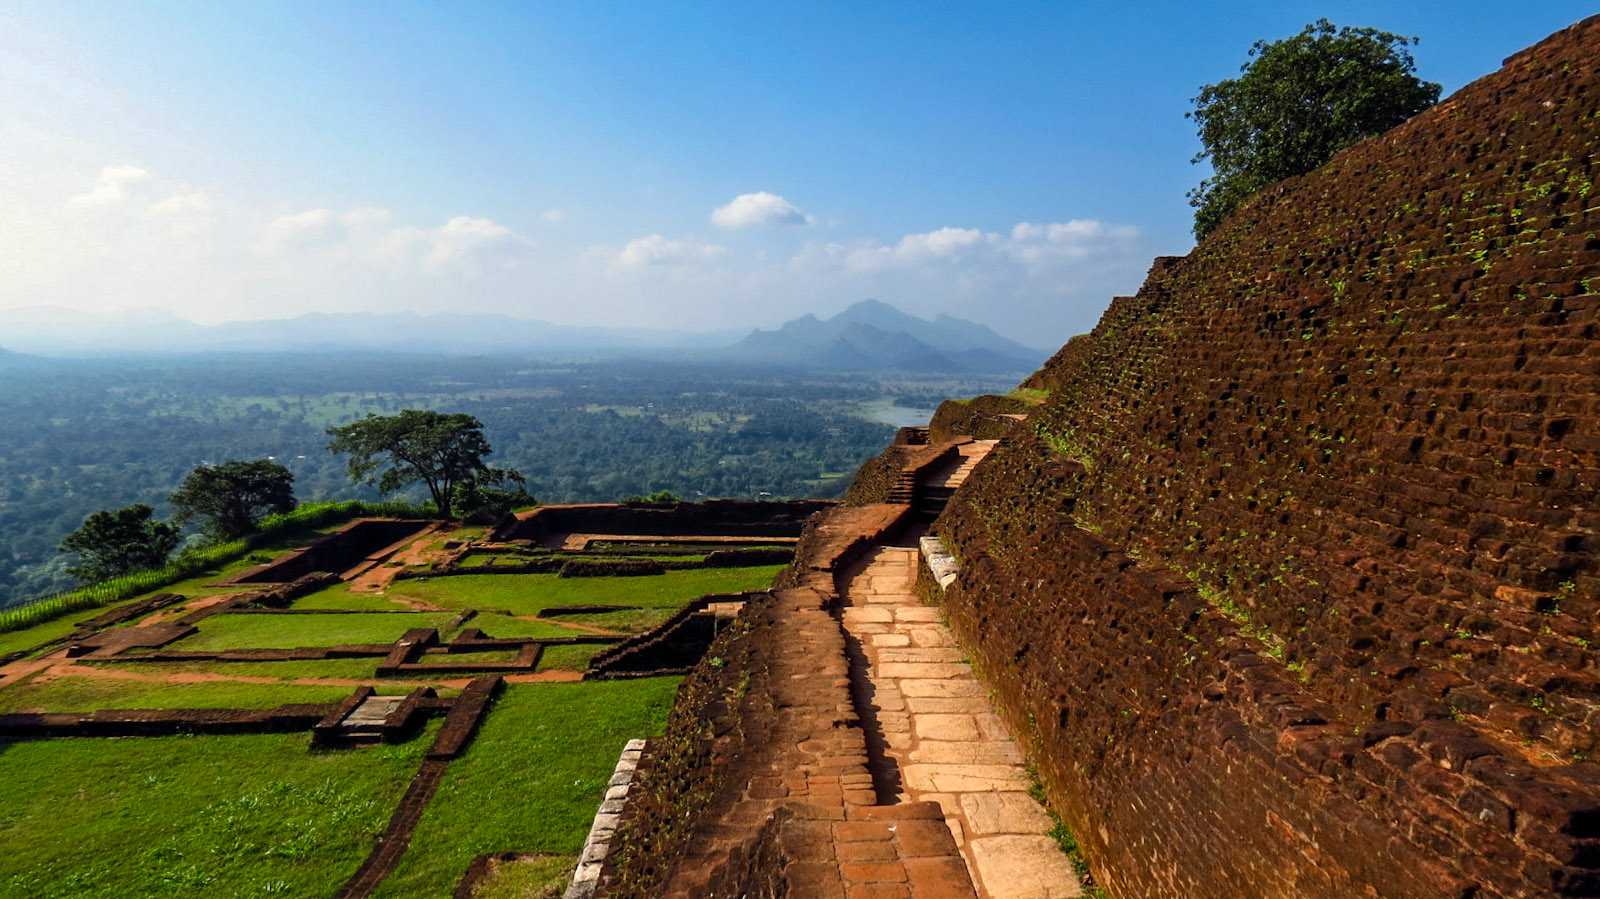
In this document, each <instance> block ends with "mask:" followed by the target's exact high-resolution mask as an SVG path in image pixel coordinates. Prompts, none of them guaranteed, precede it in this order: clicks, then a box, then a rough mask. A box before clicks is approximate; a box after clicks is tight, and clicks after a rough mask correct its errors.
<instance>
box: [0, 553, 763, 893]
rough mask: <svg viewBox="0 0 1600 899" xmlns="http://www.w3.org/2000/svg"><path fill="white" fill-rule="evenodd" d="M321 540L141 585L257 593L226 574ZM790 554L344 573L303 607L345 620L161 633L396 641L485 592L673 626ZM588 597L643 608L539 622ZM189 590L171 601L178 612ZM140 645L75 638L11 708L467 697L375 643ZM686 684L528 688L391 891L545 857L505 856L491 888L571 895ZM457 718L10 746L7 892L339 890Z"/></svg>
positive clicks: (466, 766) (20, 635) (478, 741)
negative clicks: (409, 728) (516, 570)
mask: <svg viewBox="0 0 1600 899" xmlns="http://www.w3.org/2000/svg"><path fill="white" fill-rule="evenodd" d="M475 537H481V530H480V531H479V532H476V533H474V532H470V531H469V532H466V533H463V532H461V531H457V532H454V533H451V534H448V535H445V534H432V535H429V536H428V537H426V538H424V541H425V543H426V544H427V545H428V546H430V547H432V548H433V549H436V550H438V549H442V547H443V545H444V543H445V542H446V541H447V540H460V539H467V540H470V539H474V538H475ZM307 539H309V538H308V537H307V536H306V533H305V532H304V531H302V532H301V535H300V539H299V540H298V541H287V540H286V541H284V542H283V543H268V544H265V545H262V546H258V547H255V548H252V549H251V550H250V551H249V552H248V554H242V555H244V557H240V558H236V559H233V560H231V561H228V562H226V564H218V565H217V566H216V567H214V568H211V569H209V570H206V571H201V572H198V573H196V574H195V575H194V576H192V577H190V578H188V579H185V580H180V581H177V582H175V583H172V584H170V585H168V586H165V587H161V588H157V589H156V590H153V591H149V592H147V593H145V594H142V595H141V596H147V595H149V593H150V592H166V593H178V594H180V595H183V596H186V597H202V596H209V595H216V594H222V593H232V592H238V591H241V590H245V589H259V587H257V588H247V587H219V586H216V584H217V582H218V581H219V580H220V579H222V578H226V577H228V576H230V575H232V574H234V573H236V572H238V571H241V570H243V569H245V568H247V567H251V566H254V565H257V564H260V563H261V562H262V561H265V560H266V559H268V558H270V557H273V556H276V555H277V554H278V553H279V552H280V551H281V550H283V549H286V548H287V546H286V544H287V543H288V542H304V541H305V540H307ZM597 557H600V558H607V559H615V558H618V555H617V554H607V553H602V554H599V555H598V556H597ZM662 557H663V558H673V559H681V558H684V556H680V555H668V554H665V553H663V556H662ZM501 558H502V559H507V560H509V559H510V558H512V557H504V556H503V557H501ZM424 564H425V563H424ZM782 568H783V566H779V565H766V566H759V567H747V568H718V569H690V570H684V571H669V572H666V573H664V574H662V575H659V576H650V577H595V578H561V577H558V576H557V575H554V574H523V575H512V574H505V575H462V576H452V577H443V578H431V579H430V578H424V579H415V580H402V581H396V582H394V583H393V584H391V585H389V587H388V592H387V593H386V594H372V593H364V592H363V593H353V592H352V591H351V590H350V588H349V586H348V585H347V584H335V585H332V586H330V587H327V588H325V589H323V590H320V591H318V592H316V593H314V594H311V595H309V596H306V597H302V598H300V599H298V600H296V601H295V603H294V606H293V608H295V609H298V610H312V609H317V610H325V611H328V612H331V613H330V614H316V615H294V614H241V613H235V612H222V613H219V614H215V615H212V616H210V617H208V618H205V619H204V620H202V621H200V623H199V624H198V625H197V627H198V632H197V633H195V634H194V635H193V636H190V637H187V638H185V639H183V640H179V641H177V642H175V643H172V644H170V645H168V646H166V647H163V649H165V650H176V651H192V652H217V651H223V650H233V649H279V648H293V647H315V646H333V645H340V644H388V643H392V642H393V641H394V640H395V639H396V638H398V637H400V636H401V635H402V634H404V633H405V632H406V631H407V630H410V629H412V628H437V629H439V631H440V632H441V637H442V638H443V639H445V640H447V641H448V640H450V639H453V638H454V637H455V636H457V634H458V633H459V629H455V628H450V625H451V623H452V622H453V621H454V620H455V619H456V618H457V617H458V616H459V614H460V612H462V611H464V610H469V609H471V610H475V611H477V614H476V615H473V616H471V617H470V618H469V619H468V620H467V621H466V622H465V623H464V626H465V627H468V628H477V629H479V630H481V631H483V632H484V633H485V634H486V635H487V636H489V637H494V638H531V639H562V638H571V637H581V636H585V635H592V634H597V633H598V634H608V635H617V636H622V635H627V634H633V633H638V632H640V631H643V630H646V629H648V628H650V627H653V626H655V625H656V624H659V623H660V622H662V621H664V620H665V619H667V618H668V617H670V616H671V615H672V614H673V613H674V612H675V611H676V610H678V609H679V608H681V607H682V606H683V605H684V604H685V603H687V602H689V601H691V600H693V599H695V598H697V597H699V596H702V595H705V594H710V593H736V592H740V591H744V590H756V589H762V588H765V587H766V586H768V585H769V584H770V583H771V581H772V579H773V577H774V576H776V575H777V574H778V572H779V571H781V570H782ZM141 596H129V597H128V598H127V599H126V600H123V601H125V602H134V601H137V600H138V599H139V598H141ZM593 605H609V606H631V607H636V608H629V609H624V610H619V611H611V612H590V613H580V614H574V615H560V616H557V617H553V618H549V619H541V618H538V617H537V615H538V613H539V612H540V611H541V610H544V609H549V608H553V607H560V606H593ZM106 608H107V607H105V606H102V607H98V608H92V609H86V610H83V611H75V612H68V613H66V614H64V615H62V616H61V617H58V618H54V619H51V620H47V621H43V622H41V623H39V624H36V625H34V626H32V627H28V628H26V629H22V630H17V631H12V632H4V633H0V654H3V653H7V652H13V651H16V650H19V649H25V648H28V647H32V646H35V645H38V644H40V643H42V642H44V641H46V640H49V639H52V638H55V637H62V636H66V635H67V634H69V633H71V632H72V630H73V628H74V625H76V624H77V623H78V622H80V621H82V620H85V619H87V618H91V617H94V616H96V615H100V614H103V613H104V612H105V611H106ZM179 608H181V604H180V605H179V606H174V607H171V608H169V609H166V610H163V611H161V612H159V613H157V614H159V615H161V616H162V617H163V618H168V617H170V616H172V615H173V614H175V613H176V612H177V611H178V609H179ZM340 612H343V613H346V614H338V613H340ZM375 612H383V613H387V614H373V613H375ZM134 624H135V622H128V623H125V624H123V625H118V626H119V627H126V626H131V625H134ZM603 648H604V646H602V645H554V646H546V647H545V648H544V651H543V652H542V653H541V654H540V657H539V663H538V667H537V670H538V671H540V672H569V673H570V674H569V675H568V676H569V677H570V676H574V675H575V674H576V673H577V672H581V671H583V670H585V669H586V668H587V667H588V664H589V661H590V659H591V658H592V657H593V656H594V654H595V653H596V652H597V651H600V650H601V649H603ZM517 655H518V653H517V650H515V649H507V648H496V649H493V650H486V651H483V652H474V653H454V654H446V653H432V654H425V655H423V656H421V657H420V658H419V659H418V661H420V662H421V663H422V665H423V666H429V665H440V666H445V665H449V666H456V665H462V664H465V665H472V664H474V663H484V664H488V663H504V662H510V661H512V660H514V659H515V658H516V657H517ZM136 656H137V653H135V654H134V655H133V656H130V657H127V658H124V659H117V660H103V659H75V660H67V659H65V658H64V657H62V656H61V655H59V654H58V655H54V656H51V657H50V658H49V659H48V660H47V661H46V662H45V663H44V667H42V668H39V670H34V669H35V668H38V666H39V663H38V662H30V663H28V664H27V665H26V666H24V665H19V667H18V668H17V669H15V670H14V672H13V673H12V674H11V675H10V676H7V677H4V678H0V714H8V713H18V712H22V713H32V712H86V711H94V710H98V709H141V708H142V709H227V708H241V709H259V708H270V707H274V706H279V705H284V704H292V703H333V702H338V701H340V700H342V699H344V698H345V697H347V696H349V695H350V693H351V691H352V690H353V689H355V687H356V686H357V685H371V686H373V687H374V688H376V689H377V690H378V692H380V693H384V694H388V695H395V694H403V693H406V692H408V691H410V690H411V689H413V686H412V685H413V684H431V685H433V686H434V687H435V689H436V690H437V691H438V693H439V695H440V696H443V697H447V698H448V697H452V696H455V695H456V694H457V693H459V690H460V686H461V685H462V684H463V683H464V682H465V679H466V678H467V677H470V675H464V674H461V673H457V672H444V671H440V672H430V671H427V670H425V667H424V670H416V671H407V672H406V673H405V674H403V675H401V676H396V677H392V678H379V677H377V673H376V672H377V667H378V665H379V663H380V661H381V660H380V659H377V658H358V659H330V660H325V661H283V662H224V661H217V660H196V661H188V662H146V661H139V660H137V657H136ZM28 666H32V667H28ZM446 683H450V684H453V685H454V686H452V687H445V686H444V684H446ZM678 684H679V679H678V678H646V679H639V680H624V681H610V682H582V683H576V682H541V683H513V684H509V685H508V686H507V688H506V690H505V692H504V693H503V694H502V695H501V696H500V697H499V698H498V699H497V700H496V701H495V703H494V704H493V705H492V706H491V708H490V710H489V713H488V715H487V717H486V718H484V719H483V722H482V725H481V726H480V728H479V731H478V733H477V736H476V738H475V739H474V741H473V742H472V744H471V745H470V747H469V748H468V749H467V751H466V753H465V754H463V755H462V756H461V757H460V758H457V759H455V760H454V761H452V762H451V763H450V765H449V767H448V768H447V769H446V774H445V779H444V781H443V783H442V784H441V786H440V788H439V790H438V792H437V794H436V795H435V796H434V798H433V800H432V801H431V802H430V804H429V805H428V808H427V811H426V813H425V814H424V817H423V819H422V821H421V823H420V825H419V826H418V829H417V831H416V832H415V834H414V835H413V837H412V840H411V843H410V848H409V849H408V850H407V852H406V854H405V855H404V857H403V858H402V859H401V862H400V866H399V867H398V868H397V869H396V870H395V871H394V872H393V873H392V874H390V875H389V877H388V878H387V879H386V880H385V881H384V882H383V884H382V885H381V887H380V888H379V892H378V895H379V896H384V897H407V899H409V897H438V899H448V897H450V896H451V895H453V893H454V891H455V888H456V885H457V883H458V882H459V881H460V879H461V877H462V875H463V873H464V872H465V871H466V868H467V865H468V863H469V862H470V861H471V860H472V859H473V858H474V857H475V856H477V855H479V854H481V853H486V852H516V853H524V854H533V855H530V857H529V858H528V859H527V860H522V861H518V862H515V863H508V864H504V865H502V866H500V867H499V868H497V869H496V873H495V875H494V876H493V878H491V880H490V881H489V882H487V883H485V884H484V885H483V886H482V887H481V889H480V890H479V892H478V894H477V895H478V896H479V899H494V897H513V896H545V895H559V888H560V887H561V886H562V885H563V884H564V882H565V880H566V878H567V877H568V876H570V872H571V867H572V865H573V863H574V862H575V861H576V856H577V853H578V852H579V850H580V849H581V847H582V842H583V838H584V835H585V834H586V833H587V830H588V827H589V824H590V821H591V819H592V817H593V815H594V811H595V808H596V807H597V805H598V804H599V802H600V800H601V798H602V794H603V792H604V787H605V783H606V780H607V779H608V777H609V776H610V773H611V769H612V766H613V765H614V764H615V762H616V758H617V754H618V752H620V750H621V748H622V746H623V744H624V743H625V742H626V741H627V740H629V739H631V738H634V737H647V736H650V735H651V734H654V733H657V732H659V730H660V729H661V727H662V725H663V724H664V722H665V720H666V716H667V713H668V711H669V709H670V707H671V705H672V701H673V697H674V694H675V692H676V690H677V688H678ZM438 727H439V721H438V720H437V719H436V720H435V721H434V722H433V723H431V724H430V725H429V726H428V729H427V731H426V732H425V733H423V734H421V735H419V736H417V737H416V738H413V739H411V740H409V741H407V742H406V743H404V744H401V745H397V746H375V747H373V746H369V747H362V748H348V749H339V750H330V751H323V750H318V751H312V750H311V749H309V742H310V735H309V734H307V733H294V734H273V735H248V736H219V735H206V736H188V737H134V738H120V739H112V738H98V739H96V738H56V739H41V740H36V741H23V742H16V743H5V742H0V756H3V758H0V765H4V766H5V767H3V768H0V771H4V772H5V773H4V774H3V775H0V791H4V793H5V796H6V803H7V807H8V809H9V810H10V811H9V812H8V813H7V814H6V815H0V896H28V897H44V899H56V897H91V899H93V897H118V899H123V897H128V899H144V897H150V899H155V897H162V899H166V897H183V896H196V897H198V896H228V897H249V899H253V897H278V896H306V897H319V896H320V897H327V896H331V895H333V894H334V893H335V892H336V891H337V890H338V888H339V886H340V885H341V884H342V883H344V882H345V881H346V880H347V879H348V878H349V877H350V876H351V874H353V873H354V872H355V871H356V869H357V868H358V867H359V866H360V865H361V863H362V861H363V860H364V859H365V858H366V857H367V855H368V853H369V852H370V851H371V849H372V847H373V846H374V845H375V843H376V840H377V836H378V835H379V834H380V833H381V832H382V830H383V828H384V827H385V825H386V824H387V823H388V819H389V816H390V814H391V813H392V812H393V811H394V809H395V807H396V804H397V803H398V801H399V798H400V796H401V795H402V794H403V793H404V791H405V788H406V786H407V784H408V783H409V781H410V779H411V778H412V777H413V775H415V773H416V771H417V768H418V765H419V764H420V763H421V760H422V756H423V753H424V752H426V750H427V748H428V746H429V745H430V744H431V742H432V740H433V736H434V735H435V734H436V733H437V730H438ZM551 888H554V889H556V892H555V893H553V894H552V893H549V892H548V890H549V889H551Z"/></svg>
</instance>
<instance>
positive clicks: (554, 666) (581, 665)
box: [537, 644, 605, 671]
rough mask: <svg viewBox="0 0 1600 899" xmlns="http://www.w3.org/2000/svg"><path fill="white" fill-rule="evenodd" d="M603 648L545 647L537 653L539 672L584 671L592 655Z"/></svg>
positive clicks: (584, 646) (591, 646) (593, 646)
mask: <svg viewBox="0 0 1600 899" xmlns="http://www.w3.org/2000/svg"><path fill="white" fill-rule="evenodd" d="M604 648H605V647H603V646H595V645H593V644H589V645H578V646H546V647H545V648H544V651H543V652H541V653H539V667H538V669H537V670H539V671H585V670H587V669H588V667H589V660H590V659H592V658H594V654H595V653H597V652H599V651H600V650H602V649H604Z"/></svg>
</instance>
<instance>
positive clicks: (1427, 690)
mask: <svg viewBox="0 0 1600 899" xmlns="http://www.w3.org/2000/svg"><path fill="white" fill-rule="evenodd" d="M1597 65H1600V17H1597V18H1593V19H1589V20H1587V21H1584V22H1582V23H1579V24H1577V25H1575V26H1573V27H1572V28H1570V29H1567V30H1566V31H1563V32H1561V33H1558V34H1556V35H1554V36H1552V37H1551V38H1549V39H1548V40H1546V41H1545V42H1543V43H1541V44H1539V45H1536V46H1534V47H1532V48H1530V49H1528V50H1526V51H1523V52H1522V53H1519V54H1517V55H1516V56H1514V57H1512V58H1511V59H1510V60H1507V63H1506V65H1505V67H1504V68H1503V69H1502V70H1501V71H1499V72H1497V73H1495V74H1493V75H1490V76H1488V77H1486V78H1484V79H1482V80H1480V81H1478V82H1476V83H1474V84H1472V85H1470V86H1468V87H1467V88H1465V89H1463V90H1462V91H1460V92H1459V93H1457V94H1456V95H1455V96H1453V97H1451V98H1449V99H1448V100H1446V101H1444V102H1443V103H1441V104H1439V106H1437V107H1436V108H1434V109H1433V110H1430V111H1429V112H1427V113H1424V114H1422V115H1420V116H1418V117H1416V118H1415V119H1413V120H1412V121H1410V122H1408V123H1406V124H1405V125H1402V126H1401V127H1399V128H1397V129H1395V130H1394V131H1392V132H1390V133H1388V134H1386V135H1383V136H1381V137H1378V138H1375V139H1372V140H1369V141H1366V142H1364V143H1362V144H1359V145H1357V146H1355V147H1352V148H1350V149H1349V150H1347V151H1345V152H1343V153H1341V154H1340V155H1339V156H1337V157H1336V158H1335V159H1334V160H1333V161H1332V162H1330V163H1329V164H1328V165H1327V166H1325V167H1324V168H1322V169H1319V170H1318V171H1316V172H1313V173H1311V174H1309V175H1306V176H1303V177H1301V178H1296V179H1291V180H1290V181H1288V182H1285V183H1283V184H1282V185H1279V186H1277V187H1275V188H1272V189H1269V190H1267V191H1265V192H1263V193H1262V194H1261V195H1258V196H1257V197H1256V198H1255V199H1254V200H1252V201H1251V202H1250V203H1249V204H1247V205H1246V206H1245V207H1244V208H1243V209H1241V210H1240V211H1239V212H1238V213H1237V214H1235V215H1234V216H1233V218H1232V219H1230V220H1229V221H1228V222H1227V223H1226V224H1224V226H1223V227H1221V228H1219V229H1218V230H1217V231H1216V232H1214V233H1213V234H1212V235H1211V236H1210V237H1209V238H1208V239H1207V240H1206V241H1205V242H1204V243H1203V244H1202V245H1201V246H1200V247H1198V248H1197V249H1196V250H1195V251H1194V252H1193V253H1191V254H1190V255H1189V256H1188V257H1184V258H1181V259H1180V258H1164V259H1160V260H1157V264H1156V266H1155V267H1154V268H1153V269H1152V272H1151V275H1150V278H1149V280H1148V281H1147V282H1146V284H1145V286H1144V287H1143V288H1142V289H1141V290H1140V292H1139V293H1138V294H1137V295H1136V296H1133V297H1125V298H1120V299H1118V300H1116V301H1115V302H1114V303H1113V304H1112V306H1111V308H1110V309H1109V311H1108V312H1107V313H1106V315H1105V317H1104V318H1103V319H1102V320H1101V322H1100V324H1099V325H1098V326H1097V327H1096V329H1095V330H1094V332H1093V333H1092V334H1091V335H1088V336H1086V337H1083V338H1079V339H1075V340H1074V341H1072V342H1071V343H1069V344H1068V345H1067V346H1066V347H1063V349H1062V351H1061V352H1060V353H1058V354H1057V355H1056V357H1055V358H1053V359H1052V360H1051V361H1050V362H1049V363H1048V364H1047V365H1046V367H1045V369H1044V370H1043V371H1041V372H1040V373H1039V374H1038V375H1036V376H1034V377H1033V378H1031V379H1030V380H1029V381H1028V382H1027V384H1028V386H1035V387H1045V388H1049V389H1051V390H1052V394H1051V397H1050V400H1049V401H1048V402H1047V404H1046V405H1045V406H1044V407H1042V408H1041V409H1039V410H1038V411H1035V412H1034V413H1033V415H1032V418H1031V419H1030V421H1029V431H1031V433H1025V434H1022V435H1020V436H1013V438H1012V439H1011V440H1009V441H1008V442H1007V443H1006V444H1003V445H1002V446H1001V447H1000V448H998V449H997V450H996V451H995V452H994V453H993V454H991V456H990V457H989V458H988V460H986V461H985V462H984V463H983V464H982V465H981V466H980V467H979V468H978V470H977V471H976V472H975V474H974V476H973V477H972V478H971V479H969V481H968V484H967V486H965V487H963V488H962V490H961V491H959V492H958V493H957V495H956V497H955V499H954V501H953V502H952V504H951V506H950V508H949V509H948V510H947V512H946V513H945V515H944V517H943V518H942V519H941V520H940V521H939V523H938V524H937V529H938V530H939V531H940V532H941V534H942V535H943V537H944V538H945V541H946V543H947V544H948V545H949V546H950V548H951V549H952V550H953V551H954V552H955V554H956V555H957V556H958V557H959V558H960V559H961V561H962V563H963V565H964V570H963V573H962V577H961V579H960V580H959V581H958V583H957V584H956V585H955V586H954V587H952V589H951V591H950V592H949V593H948V595H947V596H946V597H945V600H946V602H947V605H948V609H949V612H950V614H951V616H952V621H953V624H954V625H955V626H956V628H957V630H958V631H959V632H960V633H961V634H962V636H963V638H964V639H965V640H966V641H967V642H969V643H970V644H972V645H973V646H974V647H975V650H976V653H977V656H978V658H979V661H980V662H981V664H982V667H983V670H984V671H985V673H986V674H987V676H988V677H990V678H991V679H992V680H993V681H994V682H995V684H996V686H997V687H998V688H999V695H1000V698H1001V701H1002V702H1003V703H1004V704H1005V706H1006V707H1007V712H1008V714H1009V716H1010V717H1011V719H1012V721H1013V723H1014V724H1017V725H1018V726H1019V727H1020V728H1021V729H1023V730H1025V731H1028V732H1031V733H1032V735H1033V736H1032V738H1031V739H1033V740H1034V741H1035V743H1036V747H1037V752H1038V754H1039V758H1040V761H1041V769H1042V772H1043V773H1044V775H1045V777H1046V779H1047V780H1048V781H1049V786H1050V790H1051V795H1052V798H1053V800H1054V801H1055V803H1056V805H1057V806H1058V807H1059V808H1060V809H1061V810H1062V811H1063V813H1064V814H1065V816H1066V817H1067V819H1068V821H1069V823H1070V824H1071V825H1073V827H1074V828H1075V829H1076V831H1077V833H1078V836H1079V838H1080V840H1081V841H1082V842H1083V843H1084V845H1085V846H1086V847H1087V848H1088V850H1089V852H1090V854H1091V856H1092V857H1093V859H1094V860H1095V864H1096V866H1097V870H1096V873H1097V875H1098V876H1099V877H1100V879H1101V880H1102V881H1103V882H1106V883H1107V884H1108V885H1109V886H1110V887H1111V889H1112V892H1113V893H1114V894H1115V895H1117V896H1120V897H1133V896H1138V897H1191V896H1221V895H1240V896H1257V897H1278V896H1282V897H1290V896H1292V897H1328V899H1335V897H1337V899H1347V897H1352V896H1382V897H1385V899H1408V897H1419V899H1420V897H1461V899H1466V897H1476V899H1483V897H1490V896H1496V897H1498V896H1519V897H1520V896H1600V765H1597V764H1596V762H1595V761H1594V757H1595V754H1596V752H1597V745H1596V744H1597V732H1600V668H1597V666H1600V633H1597V629H1596V624H1597V622H1600V340H1597V336H1600V332H1597V329H1600V187H1597V184H1596V182H1597V181H1600V164H1597V159H1596V153H1597V149H1600V70H1597Z"/></svg>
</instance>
